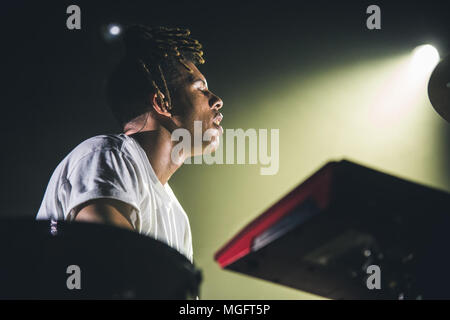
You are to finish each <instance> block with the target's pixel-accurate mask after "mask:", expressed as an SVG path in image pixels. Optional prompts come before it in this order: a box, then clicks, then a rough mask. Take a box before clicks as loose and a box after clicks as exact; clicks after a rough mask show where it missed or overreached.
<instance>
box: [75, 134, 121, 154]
mask: <svg viewBox="0 0 450 320" xmlns="http://www.w3.org/2000/svg"><path fill="white" fill-rule="evenodd" d="M126 139H127V138H126V136H125V135H122V134H106V135H98V136H95V137H92V138H89V139H86V140H84V141H83V142H81V143H80V144H79V145H78V146H76V147H75V148H74V149H73V151H72V152H71V154H72V155H77V156H79V157H83V156H84V155H87V154H89V153H92V152H96V151H107V150H117V151H122V148H123V146H124V143H125V141H126Z"/></svg>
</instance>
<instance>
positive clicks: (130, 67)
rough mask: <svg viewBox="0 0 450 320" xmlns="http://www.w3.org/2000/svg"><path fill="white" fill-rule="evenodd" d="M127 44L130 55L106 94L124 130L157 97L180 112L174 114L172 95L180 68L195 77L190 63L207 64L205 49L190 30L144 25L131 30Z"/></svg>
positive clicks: (126, 35) (126, 32)
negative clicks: (204, 54) (203, 49)
mask: <svg viewBox="0 0 450 320" xmlns="http://www.w3.org/2000/svg"><path fill="white" fill-rule="evenodd" d="M123 40H124V43H125V49H126V55H125V57H124V58H123V59H122V61H121V62H120V63H119V65H118V66H117V67H116V69H115V70H114V72H113V73H112V74H111V76H110V77H109V79H108V83H107V92H106V94H107V100H108V103H109V105H110V107H111V110H112V112H113V114H114V116H115V118H116V119H117V120H118V121H119V123H120V124H121V125H122V126H123V125H124V124H126V123H127V122H129V121H130V120H132V119H134V118H136V117H137V116H139V115H141V114H143V113H145V112H147V111H149V110H151V108H150V106H151V99H150V98H151V95H153V94H155V93H156V94H157V96H158V99H159V102H160V103H161V104H163V105H164V106H165V107H166V108H167V109H168V110H172V111H173V112H179V110H173V105H172V99H171V97H172V96H171V94H170V92H173V91H174V90H176V86H177V83H176V79H177V75H178V74H179V69H178V68H179V67H180V66H181V67H182V68H185V69H186V70H187V71H188V72H190V73H192V72H193V71H192V70H191V68H190V67H189V66H188V64H187V62H192V63H193V64H194V65H199V64H203V63H204V62H205V60H204V59H203V51H202V50H201V49H202V45H201V44H200V43H199V42H198V41H197V40H195V39H192V38H191V37H190V31H189V30H188V29H181V28H166V27H155V28H150V27H146V26H142V25H134V26H131V27H129V28H128V29H127V30H126V31H125V33H124V38H123ZM161 93H163V94H164V98H163V96H162V94H161Z"/></svg>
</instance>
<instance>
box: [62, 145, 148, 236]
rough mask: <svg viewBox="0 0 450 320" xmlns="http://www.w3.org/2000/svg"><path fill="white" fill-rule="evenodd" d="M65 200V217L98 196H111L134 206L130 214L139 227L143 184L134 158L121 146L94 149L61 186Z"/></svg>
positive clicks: (63, 201) (69, 216)
mask: <svg viewBox="0 0 450 320" xmlns="http://www.w3.org/2000/svg"><path fill="white" fill-rule="evenodd" d="M60 198H61V202H62V203H63V204H65V208H64V219H65V220H72V219H73V218H74V213H75V210H74V209H75V208H76V207H78V206H79V205H81V204H83V203H85V202H87V201H89V200H94V199H101V198H110V199H116V200H119V201H122V202H125V203H127V204H129V205H130V206H132V207H133V210H132V213H131V216H129V217H125V218H127V219H128V220H129V221H130V223H131V224H132V225H133V227H135V228H136V225H137V223H138V216H139V203H140V198H141V196H140V185H139V177H138V172H137V170H136V165H135V163H134V162H133V160H132V159H131V158H130V157H128V156H127V155H125V154H124V153H123V152H121V151H120V150H116V149H108V150H98V151H92V152H90V153H88V154H87V155H85V156H83V157H82V158H81V159H79V160H78V161H77V162H76V163H75V164H74V166H73V168H71V171H70V172H69V173H68V175H67V177H66V181H65V182H64V184H63V185H62V186H61V190H60Z"/></svg>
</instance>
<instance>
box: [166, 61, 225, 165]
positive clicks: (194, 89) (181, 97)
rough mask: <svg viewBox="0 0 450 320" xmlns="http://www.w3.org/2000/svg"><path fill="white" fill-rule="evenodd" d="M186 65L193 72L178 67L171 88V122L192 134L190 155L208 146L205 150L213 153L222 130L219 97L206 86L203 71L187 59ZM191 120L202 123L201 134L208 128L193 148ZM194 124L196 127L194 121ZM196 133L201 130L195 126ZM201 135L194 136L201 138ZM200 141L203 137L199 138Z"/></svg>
mask: <svg viewBox="0 0 450 320" xmlns="http://www.w3.org/2000/svg"><path fill="white" fill-rule="evenodd" d="M187 65H188V66H189V67H190V68H191V70H192V71H193V73H189V71H187V70H186V69H185V68H182V69H180V71H181V75H180V79H179V80H180V81H179V82H178V81H177V82H178V84H179V85H178V86H177V88H176V90H173V91H171V94H172V97H171V98H172V105H173V107H174V109H175V114H174V116H173V118H174V121H176V124H177V126H178V127H180V128H184V129H187V130H188V131H189V133H190V135H191V137H192V140H191V146H192V148H191V155H193V156H195V155H201V154H203V153H204V152H205V149H206V148H207V147H208V148H207V150H208V152H212V151H214V150H216V149H217V147H218V146H219V136H220V135H222V133H223V129H222V127H221V126H220V125H219V123H220V121H221V120H222V114H221V113H220V112H219V109H220V108H222V106H223V102H222V100H221V99H220V98H219V97H218V96H216V95H215V94H213V93H212V92H211V91H210V90H209V89H208V84H207V82H206V79H205V77H204V76H203V74H202V73H201V72H200V71H199V70H198V69H197V67H196V66H195V65H194V64H193V63H191V62H188V63H187ZM194 121H199V122H200V123H201V135H202V137H203V135H204V133H205V132H206V131H207V130H208V133H209V135H208V139H209V137H210V138H211V139H210V141H203V143H202V144H201V146H199V147H197V148H195V145H194V141H193V140H194ZM197 126H199V125H198V124H197ZM197 132H198V133H199V132H200V130H198V129H197ZM202 137H196V139H201V138H202ZM202 140H203V139H202Z"/></svg>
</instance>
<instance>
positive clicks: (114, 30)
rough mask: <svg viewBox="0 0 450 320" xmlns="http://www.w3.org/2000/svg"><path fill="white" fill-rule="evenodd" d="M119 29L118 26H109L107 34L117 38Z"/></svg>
mask: <svg viewBox="0 0 450 320" xmlns="http://www.w3.org/2000/svg"><path fill="white" fill-rule="evenodd" d="M120 31H121V30H120V27H119V26H118V25H115V24H114V25H111V26H110V27H109V33H110V34H111V35H112V36H117V35H119V33H120Z"/></svg>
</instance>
